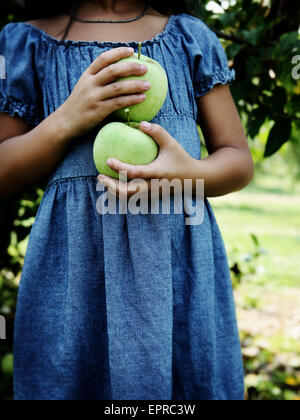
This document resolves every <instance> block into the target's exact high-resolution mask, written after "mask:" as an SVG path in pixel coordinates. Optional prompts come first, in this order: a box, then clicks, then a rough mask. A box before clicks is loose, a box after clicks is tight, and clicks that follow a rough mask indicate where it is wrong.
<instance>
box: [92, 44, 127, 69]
mask: <svg viewBox="0 0 300 420" xmlns="http://www.w3.org/2000/svg"><path fill="white" fill-rule="evenodd" d="M133 53H134V49H133V48H128V47H121V48H114V49H112V50H109V51H105V52H104V53H102V54H101V55H99V57H97V58H96V60H94V62H93V63H92V64H91V65H90V67H89V68H88V72H89V73H90V74H92V75H95V74H97V73H98V72H99V71H101V70H103V69H104V68H105V67H107V66H110V65H111V64H113V63H116V62H117V61H119V60H122V59H123V58H127V57H131V56H132V55H133Z"/></svg>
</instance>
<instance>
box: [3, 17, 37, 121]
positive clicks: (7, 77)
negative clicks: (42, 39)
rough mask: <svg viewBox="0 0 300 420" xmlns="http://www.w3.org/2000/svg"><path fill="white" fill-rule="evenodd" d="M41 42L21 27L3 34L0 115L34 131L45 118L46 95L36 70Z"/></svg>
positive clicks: (12, 27) (12, 25) (5, 29)
mask: <svg viewBox="0 0 300 420" xmlns="http://www.w3.org/2000/svg"><path fill="white" fill-rule="evenodd" d="M36 56H37V42H36V40H35V39H34V38H33V37H31V36H30V32H28V31H26V30H24V25H23V27H21V26H19V25H18V24H9V25H7V26H5V27H4V28H3V30H2V31H1V32H0V112H3V113H5V114H8V115H10V116H11V117H15V116H19V117H20V118H21V119H22V120H23V121H24V122H25V123H27V124H28V125H30V126H32V127H34V126H36V125H38V124H39V123H40V122H41V121H42V119H43V117H42V94H41V88H40V83H39V78H38V76H37V70H36V67H35V58H36Z"/></svg>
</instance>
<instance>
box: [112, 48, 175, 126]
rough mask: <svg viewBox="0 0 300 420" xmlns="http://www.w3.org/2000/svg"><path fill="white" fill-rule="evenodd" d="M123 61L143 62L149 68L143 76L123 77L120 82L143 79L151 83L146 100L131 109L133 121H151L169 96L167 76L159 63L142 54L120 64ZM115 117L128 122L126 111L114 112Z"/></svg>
mask: <svg viewBox="0 0 300 420" xmlns="http://www.w3.org/2000/svg"><path fill="white" fill-rule="evenodd" d="M122 61H131V62H136V63H139V64H141V62H142V64H145V65H146V66H147V67H148V72H147V73H146V74H144V75H143V76H140V77H137V76H129V77H122V78H120V79H118V81H122V80H136V79H142V80H145V81H149V82H150V83H151V88H150V89H149V90H148V91H147V92H145V95H146V100H145V101H144V102H142V103H141V104H137V105H133V106H131V107H130V108H129V109H130V117H131V121H136V122H141V121H151V120H152V119H153V118H154V117H155V116H156V115H157V113H158V112H159V111H160V109H161V108H162V106H163V104H164V102H165V100H166V97H167V94H168V78H167V74H166V72H165V70H164V69H163V68H162V66H161V65H160V64H159V63H158V62H157V61H155V60H152V58H150V57H147V56H145V55H143V54H140V53H139V54H134V55H133V56H132V57H129V58H125V59H123V60H120V61H119V62H122ZM113 116H114V117H115V118H117V119H120V120H123V121H127V114H126V112H125V109H121V110H119V111H116V112H114V113H113Z"/></svg>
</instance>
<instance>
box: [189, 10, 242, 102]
mask: <svg viewBox="0 0 300 420" xmlns="http://www.w3.org/2000/svg"><path fill="white" fill-rule="evenodd" d="M184 26H185V28H184V29H185V33H186V39H187V49H188V51H189V58H190V66H191V71H192V76H193V85H194V92H195V97H201V96H204V95H206V94H207V93H209V92H210V91H211V90H212V89H213V88H214V86H215V85H217V84H223V85H225V84H227V83H232V82H233V80H234V79H235V71H234V70H232V69H230V68H229V64H228V59H227V56H226V53H225V50H224V48H223V46H222V44H221V42H220V41H219V39H218V37H217V36H216V34H215V33H214V32H213V31H212V30H211V29H210V28H209V27H208V26H207V25H206V24H205V23H204V22H203V21H202V20H201V19H198V18H196V17H194V16H190V15H185V19H184Z"/></svg>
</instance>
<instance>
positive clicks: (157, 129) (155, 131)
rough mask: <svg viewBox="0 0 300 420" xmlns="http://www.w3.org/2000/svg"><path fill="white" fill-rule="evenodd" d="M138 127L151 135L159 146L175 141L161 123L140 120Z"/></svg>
mask: <svg viewBox="0 0 300 420" xmlns="http://www.w3.org/2000/svg"><path fill="white" fill-rule="evenodd" d="M139 128H140V130H142V131H143V132H144V133H146V134H148V135H149V136H150V137H152V138H153V139H154V140H155V141H156V143H157V144H158V145H159V146H160V147H161V148H164V147H167V146H169V145H170V144H176V143H177V142H176V140H175V139H174V138H173V137H172V136H171V134H169V133H168V132H167V130H165V129H164V128H163V127H162V126H161V125H158V124H150V123H149V122H147V121H142V122H141V124H140V127H139Z"/></svg>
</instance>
